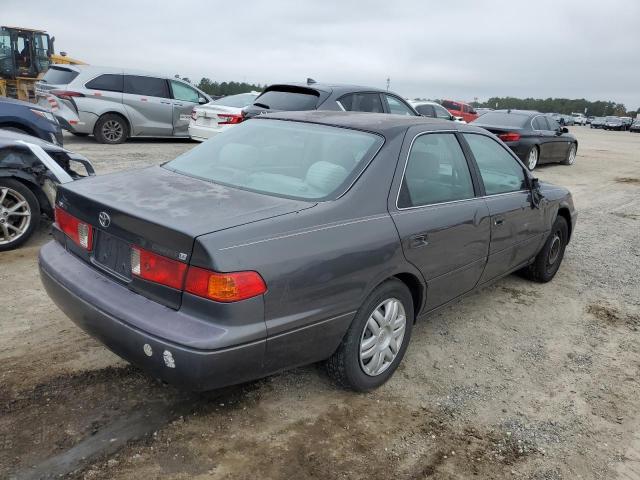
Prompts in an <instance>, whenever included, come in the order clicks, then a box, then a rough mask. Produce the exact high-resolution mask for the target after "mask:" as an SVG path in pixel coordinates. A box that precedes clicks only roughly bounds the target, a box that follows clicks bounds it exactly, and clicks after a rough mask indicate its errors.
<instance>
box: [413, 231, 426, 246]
mask: <svg viewBox="0 0 640 480" xmlns="http://www.w3.org/2000/svg"><path fill="white" fill-rule="evenodd" d="M427 245H429V239H428V236H427V234H426V233H419V234H417V235H412V236H411V237H410V239H409V248H420V247H426V246H427Z"/></svg>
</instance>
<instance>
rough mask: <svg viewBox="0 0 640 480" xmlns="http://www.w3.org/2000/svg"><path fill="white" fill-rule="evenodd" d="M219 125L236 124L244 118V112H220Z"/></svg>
mask: <svg viewBox="0 0 640 480" xmlns="http://www.w3.org/2000/svg"><path fill="white" fill-rule="evenodd" d="M218 118H219V119H220V120H218V125H235V124H237V123H240V122H242V120H244V116H243V115H242V113H238V114H236V113H218Z"/></svg>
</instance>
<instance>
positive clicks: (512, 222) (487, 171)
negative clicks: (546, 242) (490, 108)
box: [463, 133, 545, 283]
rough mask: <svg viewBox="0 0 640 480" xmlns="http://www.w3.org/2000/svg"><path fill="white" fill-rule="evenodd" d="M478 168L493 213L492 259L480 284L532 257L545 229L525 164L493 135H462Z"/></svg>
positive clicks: (490, 254)
mask: <svg viewBox="0 0 640 480" xmlns="http://www.w3.org/2000/svg"><path fill="white" fill-rule="evenodd" d="M463 137H464V140H465V141H466V142H467V144H468V146H469V148H470V151H471V153H472V155H473V158H474V160H475V164H476V165H477V167H478V174H479V177H480V179H481V181H482V186H483V189H484V192H485V197H484V198H485V201H486V204H487V206H488V208H489V214H490V215H491V245H490V248H489V259H488V261H487V266H486V268H485V270H484V273H483V274H482V278H481V283H484V282H486V281H489V280H491V279H493V278H496V277H498V276H500V275H503V274H506V273H509V272H511V271H513V270H514V269H516V268H517V267H519V266H522V265H523V264H524V263H525V262H527V261H528V260H529V259H531V258H532V257H533V256H534V255H535V254H536V252H537V251H538V249H539V246H540V243H541V240H542V237H543V234H544V231H545V226H544V218H543V213H542V209H540V208H535V207H534V206H533V204H532V199H531V191H530V190H529V189H528V188H527V174H526V173H525V167H524V166H523V165H522V164H521V163H520V162H519V161H518V160H517V159H516V158H515V157H514V155H513V154H512V153H511V152H510V151H509V150H508V149H506V148H505V147H503V146H502V144H500V143H499V142H498V141H497V140H495V139H494V138H492V137H489V136H486V135H482V134H476V133H465V134H463Z"/></svg>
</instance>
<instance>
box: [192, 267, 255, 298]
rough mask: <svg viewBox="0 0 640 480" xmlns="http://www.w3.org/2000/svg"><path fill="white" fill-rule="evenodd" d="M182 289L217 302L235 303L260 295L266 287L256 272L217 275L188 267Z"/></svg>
mask: <svg viewBox="0 0 640 480" xmlns="http://www.w3.org/2000/svg"><path fill="white" fill-rule="evenodd" d="M184 289H185V291H186V292H189V293H192V294H194V295H198V296H199V297H204V298H208V299H210V300H215V301H217V302H237V301H240V300H246V299H247V298H251V297H256V296H258V295H262V294H263V293H264V292H266V291H267V286H266V285H265V283H264V280H263V279H262V277H261V276H260V274H259V273H257V272H230V273H218V272H212V271H209V270H205V269H203V268H198V267H189V271H188V272H187V280H186V282H185V287H184Z"/></svg>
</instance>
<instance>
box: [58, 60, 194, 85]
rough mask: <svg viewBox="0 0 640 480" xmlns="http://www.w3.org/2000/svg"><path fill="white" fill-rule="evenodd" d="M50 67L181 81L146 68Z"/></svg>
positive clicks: (65, 65) (85, 72) (61, 64)
mask: <svg viewBox="0 0 640 480" xmlns="http://www.w3.org/2000/svg"><path fill="white" fill-rule="evenodd" d="M51 67H56V68H64V69H67V70H73V71H76V72H78V73H83V74H101V73H111V74H124V75H142V76H145V77H160V78H169V79H172V80H179V81H183V80H182V79H180V78H174V77H173V75H167V74H164V73H160V72H149V71H147V70H138V69H135V68H122V67H108V66H101V65H67V64H65V63H54V64H52V65H50V66H49V68H51Z"/></svg>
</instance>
